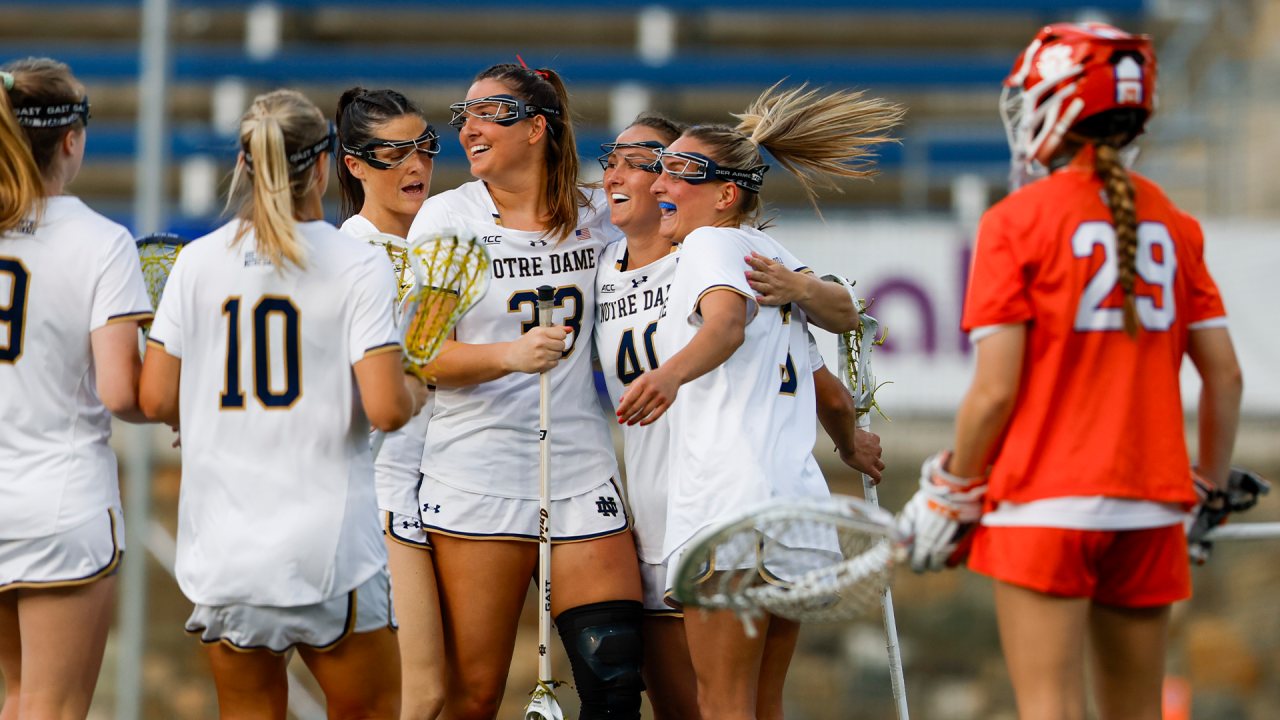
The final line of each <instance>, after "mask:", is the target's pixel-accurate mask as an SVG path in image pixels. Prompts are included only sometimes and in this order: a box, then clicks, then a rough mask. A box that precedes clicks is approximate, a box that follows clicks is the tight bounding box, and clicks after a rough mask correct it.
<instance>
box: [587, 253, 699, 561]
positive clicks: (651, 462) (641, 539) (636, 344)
mask: <svg viewBox="0 0 1280 720" xmlns="http://www.w3.org/2000/svg"><path fill="white" fill-rule="evenodd" d="M678 249H679V246H678V245H677V246H673V247H672V253H671V254H669V255H666V256H664V257H663V258H662V259H660V260H658V261H656V262H652V263H649V264H648V265H645V266H644V267H642V268H636V269H629V268H628V269H624V268H623V266H624V263H625V258H626V257H627V242H626V240H623V241H621V242H617V243H614V244H612V245H610V246H609V247H608V248H606V249H605V251H604V256H603V257H602V258H601V260H600V268H599V270H598V272H597V273H596V292H597V293H598V298H599V299H598V301H597V304H596V308H597V311H596V333H595V344H596V352H597V354H598V355H599V356H600V366H601V369H602V370H603V372H604V382H605V386H606V387H607V388H608V389H609V398H610V399H612V400H613V402H614V405H615V406H616V405H617V403H618V401H619V400H620V399H621V398H622V395H623V393H625V392H626V390H627V387H628V386H629V385H631V383H632V382H634V381H635V379H636V378H638V377H640V375H641V374H642V373H645V372H648V371H649V370H653V369H654V368H656V367H658V350H657V342H658V338H657V330H658V317H659V316H660V315H661V313H662V308H663V306H664V304H665V302H666V296H667V294H668V293H669V292H670V291H671V280H672V278H673V277H675V274H676V262H677V260H678V259H679V257H680V255H679V253H678V252H677V251H678ZM669 426H670V420H669V419H668V416H667V415H663V416H662V417H660V418H658V420H657V421H656V422H654V423H652V424H650V425H645V426H641V425H622V426H621V428H622V439H623V441H624V443H625V456H626V465H627V500H628V501H629V504H630V505H631V513H632V516H633V517H634V519H635V530H634V535H635V539H636V551H637V552H638V553H639V555H640V560H641V561H642V562H646V563H650V564H654V565H656V564H660V563H661V562H662V538H663V535H664V534H665V532H666V525H667V452H668V448H667V445H668V443H669V438H670V430H669Z"/></svg>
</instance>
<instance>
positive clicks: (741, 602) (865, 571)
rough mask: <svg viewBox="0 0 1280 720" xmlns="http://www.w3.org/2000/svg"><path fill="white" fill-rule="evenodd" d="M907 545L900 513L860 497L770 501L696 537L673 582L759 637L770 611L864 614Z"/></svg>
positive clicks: (813, 617)
mask: <svg viewBox="0 0 1280 720" xmlns="http://www.w3.org/2000/svg"><path fill="white" fill-rule="evenodd" d="M904 553H905V549H904V546H903V544H902V542H901V538H900V537H899V535H898V531H897V527H896V525H895V524H894V519H893V513H890V512H889V511H887V510H884V509H882V508H878V507H876V506H874V505H872V504H870V503H868V502H864V501H863V500H860V499H858V498H854V497H848V496H845V495H832V496H831V497H826V498H817V497H810V498H791V499H786V500H782V501H778V500H769V501H767V502H765V503H762V504H760V505H758V506H756V507H754V508H751V509H749V510H747V511H746V512H744V513H742V514H741V515H739V516H736V517H733V518H730V519H729V520H726V521H723V522H719V523H716V524H715V525H712V526H711V527H708V528H705V529H703V530H702V531H700V532H699V533H698V534H696V535H694V537H693V539H692V540H690V541H689V543H688V545H686V546H685V549H684V550H682V551H681V553H680V556H679V560H678V562H677V566H676V567H677V573H676V582H675V587H674V590H675V595H676V598H677V599H678V600H679V601H680V602H682V603H684V604H685V606H686V607H697V608H701V609H703V610H732V611H734V613H736V614H737V615H738V618H739V619H740V620H742V624H743V629H744V630H745V631H746V634H747V636H748V637H756V636H757V634H758V631H757V630H756V628H755V622H754V620H755V618H757V617H760V616H761V615H762V614H763V613H765V612H768V613H771V614H773V615H778V616H781V617H785V618H788V619H791V620H795V621H797V622H830V621H835V620H844V619H847V618H850V617H853V616H855V615H857V614H859V613H862V612H864V611H865V610H867V609H868V608H870V607H872V606H874V605H875V604H876V602H877V601H878V600H879V598H880V597H881V592H882V590H883V588H886V587H888V586H889V583H890V582H891V581H892V579H893V573H894V569H895V567H896V566H897V564H898V563H899V562H901V561H902V560H904V559H905V557H906V556H905V554H904Z"/></svg>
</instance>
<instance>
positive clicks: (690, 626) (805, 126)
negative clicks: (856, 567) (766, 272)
mask: <svg viewBox="0 0 1280 720" xmlns="http://www.w3.org/2000/svg"><path fill="white" fill-rule="evenodd" d="M900 114H901V113H900V112H899V111H898V110H897V109H896V108H893V107H892V106H889V105H886V104H884V103H882V102H880V101H864V100H861V99H860V98H859V96H858V95H856V94H850V93H844V92H840V93H833V94H831V95H826V96H822V95H819V94H818V93H817V91H805V90H804V89H803V88H800V89H797V90H792V91H787V92H779V91H778V90H777V89H776V87H775V88H771V89H770V90H769V91H767V92H766V93H765V94H764V95H762V96H761V97H760V98H759V99H758V100H757V101H756V102H755V103H754V104H753V105H752V107H751V108H749V109H748V110H747V111H746V112H745V113H744V114H743V115H742V116H741V117H742V118H743V121H742V123H741V124H740V125H739V126H738V127H736V128H732V127H728V126H724V125H703V126H697V127H694V128H691V129H689V130H687V131H685V133H684V134H683V135H682V136H681V137H680V139H679V140H677V141H675V142H674V143H673V144H672V145H671V147H670V149H669V150H663V151H662V152H661V153H660V166H661V167H662V168H663V170H664V172H663V175H661V176H659V177H658V179H657V180H655V181H654V183H653V186H652V188H651V189H652V192H653V193H654V195H655V197H656V199H657V201H658V203H659V206H660V208H661V222H660V225H659V231H660V233H661V234H662V236H663V237H665V238H668V239H670V240H672V241H676V242H681V243H682V244H683V247H682V250H681V257H680V262H679V265H678V266H677V269H676V272H675V276H674V278H673V280H672V282H671V287H670V290H669V291H668V293H667V298H666V308H665V311H664V314H663V317H662V320H660V321H659V323H658V326H657V357H658V359H659V360H661V364H660V365H659V366H658V367H657V368H654V369H652V370H650V371H649V372H646V373H644V374H643V375H641V376H639V377H638V378H636V379H635V380H634V381H633V382H632V383H631V387H630V388H628V390H627V391H626V393H625V394H624V395H623V397H622V401H621V402H620V403H619V408H618V417H619V419H620V421H622V422H627V423H636V422H640V423H642V424H650V423H652V422H654V421H655V420H657V419H658V418H659V417H660V416H661V415H662V414H663V413H664V412H665V411H666V410H667V408H669V407H671V408H672V412H671V418H670V433H671V441H670V445H669V452H670V456H669V465H668V477H667V483H668V485H667V491H668V503H667V527H666V538H665V542H664V547H663V552H664V555H665V557H666V559H667V562H668V568H669V569H670V571H671V572H673V571H674V569H675V568H676V567H677V566H678V559H679V556H680V552H681V550H682V547H683V546H684V544H685V543H686V542H687V541H688V540H689V539H690V538H691V537H692V536H693V535H694V533H696V532H697V531H698V530H699V529H701V528H703V527H706V526H708V525H711V524H713V523H715V522H717V521H718V520H722V519H724V518H725V517H726V516H728V515H732V514H734V513H736V512H739V511H741V510H742V509H744V508H745V507H747V506H750V505H752V504H755V503H759V502H762V501H765V500H768V499H770V498H786V497H803V496H816V497H822V496H826V495H827V487H826V482H825V481H824V479H823V477H822V474H821V472H820V471H819V470H818V467H817V463H816V462H815V461H814V459H813V456H812V454H811V450H812V449H813V443H814V436H815V423H814V418H815V399H814V380H813V372H812V370H813V368H812V362H813V361H811V360H810V356H809V353H808V351H807V347H808V333H807V327H806V325H807V320H806V316H809V317H812V318H813V319H814V321H815V322H820V323H821V324H822V325H823V326H825V327H827V328H828V329H830V330H832V331H835V332H841V331H846V330H850V329H852V328H853V327H854V326H855V325H856V323H857V321H858V319H857V310H856V308H854V307H853V303H852V301H851V300H850V298H849V295H848V293H847V292H846V291H845V290H844V288H842V287H841V286H839V285H835V284H834V283H824V282H821V281H818V280H817V279H816V278H814V277H812V276H808V275H797V277H798V278H801V279H804V281H805V286H804V290H803V294H800V295H797V296H796V302H794V303H792V304H786V305H782V306H780V307H778V308H762V307H760V300H758V297H759V293H758V292H757V289H756V288H754V287H753V286H752V285H751V284H749V282H748V274H749V273H750V272H752V266H751V265H750V264H749V262H748V261H749V260H751V259H753V258H756V257H757V256H763V257H766V258H775V259H777V261H779V262H781V264H782V265H784V266H786V267H787V268H789V269H791V270H799V269H802V268H803V267H804V266H803V265H801V264H800V263H799V262H798V261H797V260H796V259H795V258H794V257H792V256H791V254H790V253H788V252H787V251H786V250H784V249H783V248H782V247H781V246H780V245H778V243H776V242H775V241H774V240H773V239H771V238H770V237H769V236H768V235H766V234H764V233H763V232H761V231H759V230H756V229H754V228H753V227H750V226H749V225H748V224H754V223H756V222H758V221H759V216H760V212H761V201H760V197H759V191H760V186H761V183H762V181H763V176H764V172H765V170H766V169H767V166H766V165H764V163H763V160H762V157H761V148H764V149H767V150H768V151H769V152H770V153H771V154H772V155H773V156H774V157H775V158H777V159H778V160H779V161H780V162H782V163H783V164H784V166H785V167H788V168H796V172H797V176H798V177H799V178H800V180H801V182H802V183H804V184H805V187H806V188H810V187H811V184H812V181H813V179H814V178H815V177H820V178H823V179H829V177H828V176H834V175H839V176H845V177H860V176H865V175H869V174H870V172H871V171H870V169H869V168H867V167H866V166H865V163H866V158H865V156H866V146H867V145H868V144H871V143H876V142H883V141H886V140H887V139H888V138H887V136H886V135H885V134H884V133H885V132H887V130H888V129H889V127H891V126H892V125H893V124H894V123H895V122H896V121H897V119H898V118H899V117H900ZM793 133H794V134H793ZM686 384H687V386H686V387H684V388H683V390H681V386H682V385H686ZM678 390H679V391H680V397H681V398H682V399H681V400H680V402H678V403H676V404H675V406H674V407H672V402H673V401H674V400H675V398H676V394H677V391H678ZM713 570H714V568H713ZM670 586H671V580H668V582H667V587H670ZM762 624H763V625H765V632H762V633H760V635H759V637H758V638H754V639H753V638H748V637H746V635H745V633H744V632H743V629H742V625H741V623H740V622H739V621H738V620H737V619H736V618H735V617H734V616H733V615H732V613H729V612H718V613H711V614H708V615H706V616H704V615H703V614H702V613H690V614H687V615H685V617H684V627H685V632H686V635H687V638H688V644H689V651H690V656H691V658H692V661H693V668H694V670H695V672H696V675H697V683H698V691H697V695H698V706H699V708H700V710H701V715H702V717H703V718H704V719H705V720H716V719H718V718H749V717H756V718H781V717H782V683H783V679H784V678H785V676H786V670H787V666H788V664H789V663H790V658H791V654H792V652H793V650H794V648H795V641H796V637H797V634H798V632H799V626H798V625H797V624H796V623H793V622H789V621H784V620H782V619H780V618H772V617H769V618H766V619H765V620H764V621H763V622H762Z"/></svg>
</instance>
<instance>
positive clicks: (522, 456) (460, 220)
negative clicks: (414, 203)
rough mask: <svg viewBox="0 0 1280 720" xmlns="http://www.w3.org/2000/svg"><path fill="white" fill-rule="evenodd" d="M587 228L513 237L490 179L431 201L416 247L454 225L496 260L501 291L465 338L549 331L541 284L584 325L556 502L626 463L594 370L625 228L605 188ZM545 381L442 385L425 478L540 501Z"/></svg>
mask: <svg viewBox="0 0 1280 720" xmlns="http://www.w3.org/2000/svg"><path fill="white" fill-rule="evenodd" d="M588 194H589V197H590V200H591V202H590V204H589V205H588V206H587V207H584V208H580V210H579V214H578V227H577V229H576V230H575V231H574V232H573V234H572V235H570V236H569V237H568V238H566V239H564V240H563V241H560V242H559V243H557V242H556V240H555V239H553V238H544V237H543V234H542V233H541V232H534V231H528V230H511V229H509V228H504V227H502V226H501V224H500V220H499V218H498V211H497V209H496V207H495V206H494V204H493V199H492V198H491V197H490V196H489V191H488V189H487V188H486V187H485V185H484V183H483V182H481V181H476V182H470V183H467V184H465V185H463V186H461V187H459V188H457V189H456V190H450V191H449V192H445V193H441V194H440V195H435V196H433V197H430V198H428V199H427V201H426V202H424V203H423V205H422V209H421V210H420V211H419V212H418V217H417V219H415V220H414V221H413V227H412V228H411V229H410V231H409V238H410V241H413V240H414V239H416V238H419V237H421V236H422V235H425V234H428V233H434V232H438V231H440V230H443V229H444V228H465V229H467V230H470V231H472V232H474V233H476V235H478V236H480V237H481V238H482V239H483V241H484V244H485V247H486V249H487V250H488V251H489V255H490V257H491V258H492V260H493V265H492V267H491V271H492V275H493V277H492V281H491V284H490V285H489V291H488V293H486V294H485V296H484V298H483V299H481V300H480V302H478V303H477V304H476V306H475V307H473V308H472V309H471V310H470V311H469V312H467V314H466V315H463V316H462V320H461V321H459V322H458V325H457V326H456V327H455V329H454V332H455V337H456V338H457V340H458V341H459V342H463V343H469V344H475V345H483V344H488V343H499V342H512V341H515V340H518V339H519V338H520V336H521V335H523V334H524V333H525V332H527V331H528V330H530V329H532V328H534V327H536V326H537V318H536V317H535V314H534V313H535V311H536V308H537V299H538V293H537V288H538V287H539V286H542V285H550V286H552V287H554V288H555V289H556V292H555V305H554V309H553V311H552V315H553V322H554V323H555V324H558V325H568V326H570V327H571V328H573V333H572V335H571V336H570V337H569V338H567V340H568V341H569V343H570V344H569V346H568V348H567V349H566V350H565V353H566V354H565V356H564V359H562V360H561V361H560V364H559V365H557V366H556V367H555V369H553V370H552V371H551V373H550V375H551V436H550V437H551V452H552V459H551V473H552V476H551V477H552V480H551V496H552V498H554V499H557V500H560V499H564V498H568V497H572V496H574V495H580V494H582V493H584V492H587V491H589V490H591V489H593V488H595V487H597V486H599V485H600V483H602V482H604V481H606V480H608V479H609V478H611V477H614V476H615V475H616V474H617V471H618V463H617V460H616V459H615V457H614V454H613V440H612V439H611V437H610V436H609V426H608V425H607V421H606V420H605V417H604V413H603V412H602V411H601V408H600V402H599V401H598V400H597V399H596V397H597V396H596V389H595V380H594V377H593V375H592V371H591V331H592V328H593V327H594V326H595V311H596V292H595V291H596V278H595V276H596V267H597V265H598V264H599V261H600V256H601V253H602V252H603V251H604V249H605V247H606V246H608V245H609V244H610V243H612V242H614V241H616V240H620V239H621V238H622V233H621V232H619V231H618V229H617V228H615V227H614V226H613V224H612V223H610V222H609V212H608V205H607V203H606V202H605V199H604V193H603V191H600V190H590V191H588ZM538 384H539V383H538V375H530V374H526V373H512V374H510V375H507V376H505V377H502V378H499V379H497V380H494V381H492V382H487V383H482V384H480V385H472V386H470V387H464V388H443V387H442V388H438V389H437V390H436V404H435V409H434V412H433V414H432V417H431V426H430V428H428V430H427V440H426V448H425V450H424V452H423V458H422V472H423V473H424V474H426V475H428V476H430V477H432V478H434V479H436V480H439V481H440V482H442V483H444V484H445V485H449V486H451V487H455V488H458V489H459V490H465V491H468V492H474V493H480V494H483V495H492V496H496V497H505V498H523V499H535V498H537V497H538V407H539V404H538V403H539V401H538V397H539V392H538Z"/></svg>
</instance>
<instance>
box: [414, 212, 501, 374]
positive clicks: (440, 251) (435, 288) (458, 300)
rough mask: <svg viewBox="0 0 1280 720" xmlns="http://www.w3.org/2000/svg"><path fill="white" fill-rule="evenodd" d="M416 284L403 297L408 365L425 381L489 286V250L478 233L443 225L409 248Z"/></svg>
mask: <svg viewBox="0 0 1280 720" xmlns="http://www.w3.org/2000/svg"><path fill="white" fill-rule="evenodd" d="M408 256H409V262H410V264H411V266H412V269H413V274H414V280H413V285H412V287H411V288H410V289H409V290H408V291H407V292H405V293H404V296H403V298H402V300H401V310H400V332H401V342H402V345H403V347H404V358H405V369H406V370H408V371H409V372H412V373H414V374H415V375H417V376H418V377H420V378H422V379H423V380H424V381H428V382H429V381H430V380H431V377H430V376H429V373H428V372H427V370H426V366H427V365H428V364H430V363H431V361H432V360H435V359H436V357H438V356H439V355H440V350H441V349H443V348H444V343H445V341H446V340H448V339H449V333H450V332H452V330H453V327H454V326H455V325H457V324H458V321H459V320H461V319H462V316H463V315H465V314H466V313H467V311H468V310H470V309H471V308H473V307H475V304H476V303H477V302H479V301H480V299H481V298H483V297H484V294H485V292H487V291H488V290H489V277H490V275H489V264H490V260H489V252H488V251H487V250H485V248H484V244H483V243H481V242H480V240H479V238H477V237H476V235H475V234H474V233H469V232H464V231H460V230H454V229H452V228H445V229H444V230H442V231H441V232H439V233H436V234H431V235H425V236H423V237H420V238H418V239H417V240H415V241H414V243H413V244H412V245H411V246H410V247H409V251H408Z"/></svg>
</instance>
